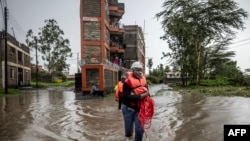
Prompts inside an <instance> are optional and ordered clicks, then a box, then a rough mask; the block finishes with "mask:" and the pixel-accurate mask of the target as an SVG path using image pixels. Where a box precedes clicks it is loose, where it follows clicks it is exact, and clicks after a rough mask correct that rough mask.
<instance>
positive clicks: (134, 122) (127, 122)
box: [122, 62, 153, 141]
mask: <svg viewBox="0 0 250 141" xmlns="http://www.w3.org/2000/svg"><path fill="white" fill-rule="evenodd" d="M131 70H132V72H127V79H126V81H125V83H124V84H123V104H122V113H123V119H124V128H125V136H126V137H127V139H131V138H132V137H133V130H135V136H134V141H142V139H143V134H144V126H143V124H142V122H141V121H140V119H139V117H140V115H139V114H140V109H141V106H140V103H141V102H142V101H143V100H144V99H145V98H147V97H149V96H150V95H149V90H148V87H147V82H146V78H145V76H144V75H143V67H142V65H141V64H140V62H134V63H133V64H132V65H131ZM151 104H152V103H151ZM151 112H153V110H151ZM133 128H134V129H133Z"/></svg>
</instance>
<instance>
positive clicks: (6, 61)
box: [4, 7, 8, 94]
mask: <svg viewBox="0 0 250 141" xmlns="http://www.w3.org/2000/svg"><path fill="white" fill-rule="evenodd" d="M7 15H8V9H7V7H4V25H5V32H4V37H5V43H4V44H5V54H4V57H5V62H4V65H5V70H4V72H5V94H8V57H7V56H8V45H7V41H8V37H7V36H8V31H7V29H8V26H7V25H8V24H7V19H8V18H7Z"/></svg>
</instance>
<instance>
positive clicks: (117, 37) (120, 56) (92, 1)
mask: <svg viewBox="0 0 250 141" xmlns="http://www.w3.org/2000/svg"><path fill="white" fill-rule="evenodd" d="M124 13H125V6H124V3H119V2H118V0H81V1H80V26H81V28H80V29H81V77H82V83H81V85H82V92H83V94H85V93H88V92H89V91H90V89H91V87H92V86H93V85H97V87H98V89H99V91H100V92H101V93H103V92H109V91H113V89H114V86H115V85H116V84H117V82H118V80H119V76H121V74H122V73H123V70H126V68H130V65H131V63H132V61H138V60H140V61H141V62H142V63H143V64H145V60H144V57H145V49H144V48H145V47H144V38H143V36H142V35H143V34H142V31H141V29H140V28H139V27H138V26H137V30H136V31H133V32H131V33H129V35H130V34H131V35H132V36H133V37H135V38H136V39H133V40H135V41H136V42H133V43H130V41H131V40H132V39H129V38H130V36H128V41H127V43H129V46H128V45H126V44H125V42H124V33H125V30H124V26H122V25H121V22H120V20H121V18H122V16H123V14H124ZM129 27H130V26H128V31H129V32H130V28H129ZM134 32H135V33H134ZM132 36H131V37H132ZM137 46H139V48H138V49H135V48H136V47H137ZM127 48H128V49H129V51H126V52H127V53H125V50H127ZM132 48H133V49H132ZM133 51H139V53H137V54H136V52H133ZM133 54H134V55H133ZM135 54H136V55H135ZM125 55H127V56H129V57H130V58H129V59H126V56H125ZM132 56H136V57H132ZM127 62H128V63H127ZM128 66H129V67H128Z"/></svg>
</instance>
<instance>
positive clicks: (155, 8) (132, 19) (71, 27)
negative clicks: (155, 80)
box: [0, 0, 250, 74]
mask: <svg viewBox="0 0 250 141" xmlns="http://www.w3.org/2000/svg"><path fill="white" fill-rule="evenodd" d="M1 1H3V0H1ZM6 1H7V7H8V9H9V20H8V23H9V25H8V26H9V30H8V32H9V33H11V34H12V35H13V34H15V37H16V38H17V39H18V40H19V41H21V42H23V43H24V40H25V35H26V33H27V31H28V30H29V29H32V30H33V31H34V33H35V34H37V32H38V29H39V28H41V27H43V26H44V25H45V23H44V21H45V20H46V19H52V18H54V19H55V20H56V21H57V22H58V26H59V27H60V28H61V29H62V30H63V31H64V33H65V35H64V38H68V39H69V40H70V45H71V46H70V47H71V48H72V52H73V57H72V58H69V60H68V61H67V62H68V63H70V64H71V67H70V73H71V74H73V73H75V72H76V65H77V60H76V59H77V53H78V52H80V17H79V7H80V5H79V4H80V0H6ZM163 1H164V0H119V2H121V3H125V14H124V16H123V18H122V20H121V22H122V24H125V25H134V24H137V25H139V26H141V27H142V29H143V30H144V32H145V39H146V40H145V42H146V57H147V58H152V59H153V63H154V66H153V67H154V68H155V67H156V66H157V65H159V64H160V63H162V64H163V65H164V66H165V65H166V63H165V62H166V60H165V59H160V58H161V57H162V52H167V51H169V50H168V48H167V44H166V43H165V41H162V40H160V39H159V38H160V36H162V35H163V31H162V29H161V25H160V21H157V19H156V18H155V14H156V13H158V12H160V11H161V10H162V7H161V5H162V3H163ZM237 2H238V3H239V6H240V7H241V8H243V9H245V10H246V11H248V12H249V13H250V1H249V0H237ZM1 8H2V7H1ZM0 16H1V20H0V24H1V29H3V28H4V27H3V18H2V17H3V15H2V13H1V15H0ZM245 26H246V27H247V28H246V29H245V30H244V31H238V34H237V38H236V39H235V40H234V44H232V45H231V46H230V50H232V51H235V52H236V56H235V58H233V60H237V65H238V66H239V67H240V68H241V69H246V68H250V55H249V54H250V49H249V47H250V18H249V19H247V20H245ZM11 28H13V30H12V29H11ZM31 55H32V56H34V55H35V54H34V53H32V54H31Z"/></svg>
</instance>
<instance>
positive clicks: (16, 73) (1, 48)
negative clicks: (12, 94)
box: [0, 32, 31, 88]
mask: <svg viewBox="0 0 250 141" xmlns="http://www.w3.org/2000/svg"><path fill="white" fill-rule="evenodd" d="M0 36H1V40H0V62H1V63H0V88H5V39H4V33H3V32H0ZM7 45H8V46H7V49H8V50H7V56H8V59H7V60H8V67H7V68H8V70H7V72H8V87H18V86H22V85H30V81H31V68H30V49H29V48H28V47H27V46H26V45H24V44H21V43H19V42H18V41H17V40H16V39H15V38H14V37H13V36H11V35H10V34H8V41H7Z"/></svg>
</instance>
